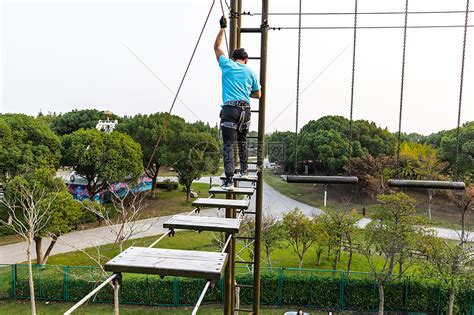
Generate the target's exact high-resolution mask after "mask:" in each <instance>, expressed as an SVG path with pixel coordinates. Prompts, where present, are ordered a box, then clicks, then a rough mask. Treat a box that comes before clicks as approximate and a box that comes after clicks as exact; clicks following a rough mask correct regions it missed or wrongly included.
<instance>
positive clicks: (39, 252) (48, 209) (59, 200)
mask: <svg viewBox="0 0 474 315" xmlns="http://www.w3.org/2000/svg"><path fill="white" fill-rule="evenodd" d="M55 174H56V172H55V171H54V170H51V169H47V168H39V169H37V170H36V171H35V172H33V173H28V174H26V175H23V176H21V177H18V178H21V180H19V179H17V180H12V181H10V182H9V183H8V185H7V189H6V195H7V197H8V196H10V198H12V199H17V200H18V199H19V198H20V197H21V195H22V192H23V190H24V187H23V186H25V185H26V187H28V188H31V187H35V189H34V193H33V195H32V198H34V199H35V200H38V202H37V204H36V206H37V208H38V211H40V212H41V213H43V212H44V213H46V215H47V216H48V218H49V220H48V222H47V224H44V225H43V226H42V228H41V229H39V230H38V231H37V233H35V235H34V242H35V245H36V246H35V248H36V262H37V263H38V264H41V265H43V264H46V262H47V260H48V258H49V256H50V254H51V251H52V250H53V247H54V245H55V244H56V241H57V240H58V238H59V237H60V236H61V235H62V234H64V233H67V232H69V231H71V229H72V227H73V226H75V225H76V224H77V222H78V220H79V219H80V218H81V216H82V214H83V212H82V206H81V204H80V203H79V202H77V201H75V200H74V199H73V198H72V196H71V194H69V193H68V192H67V190H66V186H65V185H64V182H63V181H62V180H61V179H60V178H57V177H56V176H55ZM53 201H54V202H53ZM20 206H21V205H20V204H18V205H17V209H19V207H20ZM10 214H11V213H10ZM11 215H12V214H11ZM47 236H49V237H51V242H50V244H49V246H48V248H47V250H46V253H45V254H44V255H43V239H44V237H47Z"/></svg>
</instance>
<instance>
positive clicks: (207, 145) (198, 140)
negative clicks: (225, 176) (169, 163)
mask: <svg viewBox="0 0 474 315" xmlns="http://www.w3.org/2000/svg"><path fill="white" fill-rule="evenodd" d="M173 141H174V142H175V148H179V152H178V154H177V160H176V162H175V163H174V168H175V170H176V172H177V173H178V179H179V182H180V184H182V185H184V187H185V188H186V192H187V193H186V199H187V200H189V194H190V192H191V184H192V182H193V181H194V180H196V179H199V178H201V176H202V174H203V173H206V172H210V173H214V172H216V171H217V169H218V166H219V160H220V158H221V154H220V149H219V143H218V141H217V139H216V137H213V136H212V135H211V134H209V133H206V132H198V133H196V132H192V131H191V132H184V133H182V134H181V135H180V138H179V139H176V138H175V139H173Z"/></svg>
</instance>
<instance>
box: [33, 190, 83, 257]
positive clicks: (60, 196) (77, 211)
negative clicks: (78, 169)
mask: <svg viewBox="0 0 474 315" xmlns="http://www.w3.org/2000/svg"><path fill="white" fill-rule="evenodd" d="M51 199H53V200H54V202H51ZM45 205H46V206H45ZM39 206H40V207H43V208H46V207H47V206H49V209H47V210H46V209H45V210H43V211H48V212H49V217H50V220H49V221H48V224H47V225H45V226H44V227H43V229H41V230H40V231H39V232H38V233H37V234H36V236H35V243H36V263H38V264H41V265H45V264H46V263H47V261H48V258H49V256H50V255H51V252H52V250H53V248H54V245H55V244H56V242H57V240H58V239H59V237H60V236H61V235H63V234H65V233H68V232H70V231H71V230H72V228H73V227H74V226H75V225H76V224H77V223H78V221H79V220H80V218H81V217H82V215H83V213H84V211H83V208H82V205H81V204H80V202H78V201H76V200H74V199H73V198H72V196H71V194H70V193H69V192H67V191H60V192H58V193H49V194H47V195H46V196H45V198H44V200H43V201H42V202H40V203H39ZM45 236H49V237H51V242H50V243H49V246H48V248H47V249H46V252H45V253H44V255H43V246H42V241H43V238H44V237H45Z"/></svg>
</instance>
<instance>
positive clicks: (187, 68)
mask: <svg viewBox="0 0 474 315" xmlns="http://www.w3.org/2000/svg"><path fill="white" fill-rule="evenodd" d="M215 2H216V0H213V1H212V4H211V7H210V8H209V13H208V14H207V17H206V20H205V21H204V25H203V26H202V29H201V33H200V34H199V37H198V39H197V42H196V45H195V46H194V50H193V53H192V54H191V58H190V59H189V62H188V65H187V67H186V70H185V71H184V74H183V77H182V78H181V82H180V83H179V87H178V90H177V91H176V94H175V95H174V98H173V102H172V103H171V107H170V109H169V111H168V116H167V117H166V119H165V121H164V122H163V127H162V128H161V132H160V135H159V136H158V139H157V140H156V143H155V146H154V147H153V152H152V154H151V157H150V160H149V161H148V165H147V167H146V169H147V170H148V169H150V166H151V164H152V162H153V159H154V158H155V154H156V149H157V148H158V146H159V144H160V142H161V140H162V139H163V135H164V133H165V131H166V129H167V128H168V124H169V120H170V118H171V112H172V111H173V107H174V104H175V103H176V100H177V98H178V95H179V92H180V91H181V87H182V86H183V83H184V80H185V79H186V75H187V74H188V70H189V67H190V66H191V63H192V61H193V59H194V55H195V53H196V50H197V48H198V46H199V42H200V41H201V37H202V34H203V33H204V29H205V28H206V25H207V22H208V21H209V17H210V16H211V12H212V9H213V8H214V3H215Z"/></svg>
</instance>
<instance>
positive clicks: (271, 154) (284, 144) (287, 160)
mask: <svg viewBox="0 0 474 315" xmlns="http://www.w3.org/2000/svg"><path fill="white" fill-rule="evenodd" d="M265 150H266V153H267V154H266V155H268V160H269V161H270V162H272V163H280V164H281V165H283V167H284V169H285V171H289V172H293V171H294V167H295V133H294V132H291V131H275V132H273V133H272V134H271V135H270V136H269V137H268V138H267V141H266V146H265Z"/></svg>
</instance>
